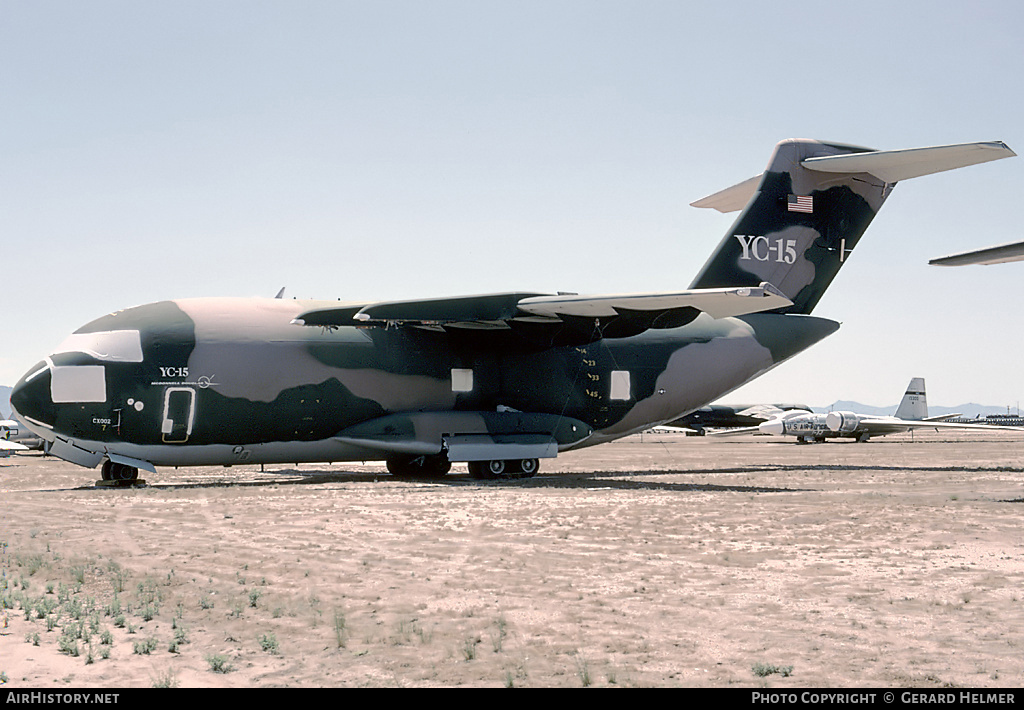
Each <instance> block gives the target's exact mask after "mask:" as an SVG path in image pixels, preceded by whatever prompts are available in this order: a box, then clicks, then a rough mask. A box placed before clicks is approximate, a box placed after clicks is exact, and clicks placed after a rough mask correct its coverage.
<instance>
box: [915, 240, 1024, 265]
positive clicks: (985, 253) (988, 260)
mask: <svg viewBox="0 0 1024 710" xmlns="http://www.w3.org/2000/svg"><path fill="white" fill-rule="evenodd" d="M1021 260H1024V242H1014V243H1012V244H1001V245H999V246H994V247H987V248H985V249H978V250H975V251H964V252H960V253H959V254H950V255H949V256H941V257H939V258H938V259H931V260H929V261H928V263H929V264H931V265H933V266H964V265H966V264H1004V263H1006V262H1008V261H1021Z"/></svg>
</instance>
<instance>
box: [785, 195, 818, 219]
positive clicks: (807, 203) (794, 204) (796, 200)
mask: <svg viewBox="0 0 1024 710" xmlns="http://www.w3.org/2000/svg"><path fill="white" fill-rule="evenodd" d="M786 207H787V209H788V210H789V211H790V212H806V213H807V214H813V213H814V198H813V197H811V196H810V195H807V196H806V197H804V196H803V195H790V196H789V202H788V204H787V205H786Z"/></svg>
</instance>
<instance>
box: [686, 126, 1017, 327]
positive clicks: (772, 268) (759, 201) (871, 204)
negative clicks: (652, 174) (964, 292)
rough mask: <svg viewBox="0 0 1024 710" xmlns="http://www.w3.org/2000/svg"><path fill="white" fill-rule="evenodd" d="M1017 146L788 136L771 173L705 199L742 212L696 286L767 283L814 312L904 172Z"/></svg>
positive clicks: (947, 166) (935, 168)
mask: <svg viewBox="0 0 1024 710" xmlns="http://www.w3.org/2000/svg"><path fill="white" fill-rule="evenodd" d="M1013 155H1015V154H1014V152H1013V151H1012V150H1010V149H1009V148H1007V147H1006V145H1005V144H1003V143H1001V142H989V143H963V144H957V145H946V146H937V147H932V148H914V149H909V150H891V151H878V150H872V149H870V148H861V147H857V146H851V145H843V144H839V143H825V142H821V141H814V140H788V141H783V142H781V143H779V144H778V145H777V146H776V147H775V153H774V154H773V155H772V159H771V161H770V162H769V164H768V168H767V169H766V170H765V172H764V173H763V174H762V175H761V176H759V177H757V178H752V179H750V180H747V181H745V182H742V183H740V184H739V185H735V186H734V187H731V188H728V189H726V190H722V191H721V192H717V193H715V194H714V195H711V196H709V197H705V198H704V199H701V200H698V201H696V202H694V203H692V204H693V206H694V207H711V208H713V209H717V210H719V211H721V212H732V211H736V210H739V209H742V210H743V211H742V212H741V213H740V215H739V217H738V218H737V220H736V222H735V223H734V224H733V225H732V228H731V229H730V230H729V232H728V233H727V234H726V236H725V237H724V238H723V240H722V242H721V244H719V247H718V249H717V250H716V251H715V253H714V254H713V255H712V256H711V258H710V259H709V260H708V262H707V263H706V264H705V265H704V268H703V269H701V271H700V273H699V274H698V275H697V278H696V279H695V280H694V282H693V284H692V285H691V286H690V288H694V289H696V288H723V287H729V286H757V285H758V284H760V283H762V282H765V281H767V282H769V283H771V284H772V285H774V286H775V287H776V288H778V289H779V290H780V291H782V293H784V294H785V295H786V296H787V297H788V298H789V299H790V300H792V301H793V305H792V306H790V307H788V308H785V309H782V310H783V311H784V312H786V313H804V314H807V313H810V312H811V311H812V310H813V309H814V306H815V305H816V304H817V303H818V300H819V299H820V298H821V296H822V295H823V294H824V292H825V289H826V288H828V285H829V284H830V283H831V282H832V279H833V278H835V275H836V274H837V273H838V272H839V269H840V268H841V267H842V265H843V264H844V263H845V261H846V260H847V259H848V258H849V255H850V253H851V252H852V251H853V249H854V248H855V247H856V246H857V242H858V241H859V240H860V238H861V235H862V234H864V231H865V230H866V229H867V227H868V225H869V224H871V220H872V219H874V217H875V215H876V214H877V213H878V210H879V209H881V207H882V203H883V202H885V199H886V198H887V197H888V196H889V193H890V192H891V191H892V188H893V186H894V185H895V184H896V183H897V182H898V181H900V180H906V179H909V178H912V177H919V176H921V175H928V174H930V173H936V172H941V171H944V170H952V169H954V168H961V167H965V166H968V165H975V164H977V163H984V162H988V161H990V160H998V159H1000V158H1008V157H1011V156H1013Z"/></svg>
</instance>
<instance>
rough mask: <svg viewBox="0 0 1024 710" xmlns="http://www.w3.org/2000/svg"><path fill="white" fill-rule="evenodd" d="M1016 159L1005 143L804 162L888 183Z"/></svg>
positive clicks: (879, 152)
mask: <svg viewBox="0 0 1024 710" xmlns="http://www.w3.org/2000/svg"><path fill="white" fill-rule="evenodd" d="M1014 155H1016V153H1014V152H1013V151H1012V150H1010V149H1009V148H1008V147H1007V146H1006V144H1005V143H1003V142H1001V141H992V142H987V143H958V144H955V145H942V146H934V147H931V148H909V149H907V150H876V151H872V152H869V153H849V154H846V155H825V156H821V157H817V158H807V159H805V160H804V161H803V162H802V165H803V166H804V167H805V168H807V169H808V170H816V171H819V172H826V173H845V174H851V173H868V174H870V175H874V176H875V177H877V178H880V179H882V180H885V181H886V182H888V183H894V182H899V181H900V180H909V179H910V178H915V177H921V176H922V175H931V174H932V173H941V172H944V171H946V170H954V169H956V168H964V167H967V166H968V165H978V164H979V163H987V162H989V161H992V160H999V159H1001V158H1010V157H1012V156H1014Z"/></svg>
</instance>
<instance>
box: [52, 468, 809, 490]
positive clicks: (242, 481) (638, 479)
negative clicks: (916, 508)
mask: <svg viewBox="0 0 1024 710" xmlns="http://www.w3.org/2000/svg"><path fill="white" fill-rule="evenodd" d="M770 470H771V469H757V470H756V471H755V470H751V471H750V472H751V473H757V472H767V471H770ZM736 472H737V470H736V469H729V470H728V471H628V472H625V471H594V472H583V473H579V472H574V473H550V474H540V475H537V476H535V477H534V478H523V479H496V480H478V479H475V478H472V477H471V476H470V475H469V474H468V473H461V472H459V473H451V474H449V475H447V476H445V477H443V478H438V479H434V478H415V477H403V478H397V477H394V476H391V475H389V474H386V473H378V472H372V471H316V470H311V471H296V470H294V469H284V470H281V471H268V472H259V473H257V474H255V475H257V476H259V478H258V479H256V480H253V479H252V478H251V476H252V475H253V474H251V473H240V474H239V475H238V479H237V480H232V476H231V474H227V475H225V474H218V475H216V477H215V478H213V477H211V479H210V480H188V481H160V480H158V479H157V480H154V481H153V482H148V481H147V482H145V483H142V484H137V485H135V486H109V485H108V486H102V487H101V486H96V485H93V484H83V485H78V486H71V487H68V488H52V489H36V490H37V492H65V491H71V490H96V491H118V490H130V489H132V488H150V489H155V490H184V489H196V488H200V489H201V488H209V489H213V488H267V487H288V486H309V485H312V486H322V485H327V484H332V483H365V484H370V485H372V484H375V483H384V482H393V483H394V482H398V483H407V484H409V485H411V486H413V487H415V489H416V490H417V491H418V492H422V493H423V494H429V493H430V492H431V490H433V489H434V487H435V486H452V487H454V486H469V487H478V488H494V487H510V488H517V489H524V488H549V489H551V488H554V489H574V488H578V489H588V490H609V489H610V490H623V491H631V490H652V491H675V492H680V493H687V492H729V493H797V492H802V491H811V490H815V489H814V488H795V487H778V486H757V485H724V484H714V483H707V482H700V483H686V482H675V481H666V480H664V477H667V476H694V475H701V476H703V475H715V474H718V473H736ZM655 477H658V478H659V479H661V480H655Z"/></svg>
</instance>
